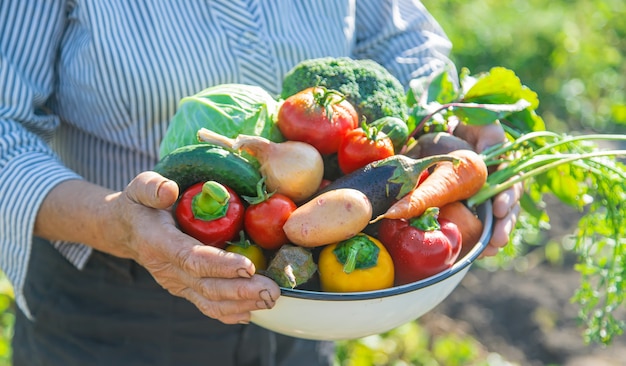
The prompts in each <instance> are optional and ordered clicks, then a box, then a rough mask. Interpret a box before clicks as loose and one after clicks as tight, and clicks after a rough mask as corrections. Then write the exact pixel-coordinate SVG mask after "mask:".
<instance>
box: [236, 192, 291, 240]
mask: <svg viewBox="0 0 626 366" xmlns="http://www.w3.org/2000/svg"><path fill="white" fill-rule="evenodd" d="M295 209H296V204H295V203H294V202H293V201H292V200H291V199H290V198H289V197H287V196H285V195H282V194H280V193H274V194H273V195H271V196H270V197H269V198H267V199H266V200H264V201H262V202H259V203H255V204H251V205H250V206H249V207H248V209H247V210H246V212H245V215H244V224H243V225H244V229H245V231H246V233H248V236H250V238H251V239H252V241H253V242H254V243H256V244H257V245H258V246H260V247H261V248H264V249H267V250H275V249H278V248H280V247H281V246H282V245H284V244H287V243H289V239H287V235H285V232H284V231H283V225H284V224H285V221H287V219H288V218H289V216H290V215H291V213H292V212H293V211H294V210H295Z"/></svg>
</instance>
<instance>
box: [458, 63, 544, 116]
mask: <svg viewBox="0 0 626 366" xmlns="http://www.w3.org/2000/svg"><path fill="white" fill-rule="evenodd" d="M520 99H524V100H526V101H527V102H528V103H530V105H529V108H531V109H536V108H537V107H538V106H539V98H538V96H537V93H535V92H533V91H532V90H530V89H529V88H528V87H526V86H524V85H523V84H522V82H521V80H520V79H519V78H518V77H517V75H516V74H515V72H513V71H512V70H509V69H506V68H504V67H494V68H492V69H491V70H490V71H489V72H488V73H483V74H481V75H480V76H479V77H478V78H477V80H476V82H475V83H474V84H473V85H472V86H471V88H470V89H469V90H467V92H465V95H464V96H463V101H464V102H467V103H471V102H474V103H486V104H487V103H488V104H513V103H516V102H517V101H518V100H520Z"/></svg>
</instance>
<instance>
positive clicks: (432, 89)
mask: <svg viewBox="0 0 626 366" xmlns="http://www.w3.org/2000/svg"><path fill="white" fill-rule="evenodd" d="M458 98H459V91H458V89H457V87H456V85H454V83H453V82H452V79H451V78H450V74H449V73H448V72H447V71H444V72H441V73H439V74H436V75H435V77H434V78H433V79H432V81H431V82H430V84H429V85H428V93H427V94H426V96H425V100H420V103H422V104H430V103H431V102H438V103H439V104H446V103H451V102H454V101H455V100H457V99H458ZM422 99H424V98H422Z"/></svg>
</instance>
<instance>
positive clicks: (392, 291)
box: [280, 200, 493, 301]
mask: <svg viewBox="0 0 626 366" xmlns="http://www.w3.org/2000/svg"><path fill="white" fill-rule="evenodd" d="M477 211H478V214H479V216H482V218H483V226H484V229H483V232H482V235H481V236H480V239H479V240H478V242H477V243H476V244H475V245H474V247H473V248H472V249H471V250H470V251H469V252H468V253H467V254H466V255H465V256H464V257H463V258H461V259H459V260H457V261H456V263H454V264H453V265H452V267H450V268H448V269H446V270H444V271H441V272H439V273H437V274H435V275H433V276H430V277H428V278H425V279H422V280H419V281H416V282H411V283H408V284H405V285H400V286H394V287H390V288H386V289H383V290H376V291H362V292H321V291H313V290H301V289H291V288H286V287H281V288H280V291H281V296H286V297H292V298H297V299H306V300H319V301H329V300H330V301H337V300H340V301H356V300H370V299H380V298H383V297H389V296H396V295H400V294H404V293H407V292H411V291H415V290H418V289H422V288H425V287H428V286H432V285H434V284H436V283H438V282H441V281H443V280H445V279H447V278H450V277H452V276H454V275H456V274H457V273H459V272H461V271H463V270H464V269H465V268H467V267H468V266H470V265H471V264H472V263H473V262H474V261H475V260H476V259H477V258H478V256H479V255H480V254H481V253H482V252H483V250H485V248H486V247H487V245H488V244H489V240H490V239H491V233H492V230H493V210H492V206H491V201H489V200H488V201H486V202H484V203H482V204H480V205H479V206H478V207H477ZM481 211H482V212H481Z"/></svg>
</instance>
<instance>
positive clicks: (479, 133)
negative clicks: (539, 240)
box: [454, 123, 523, 256]
mask: <svg viewBox="0 0 626 366" xmlns="http://www.w3.org/2000/svg"><path fill="white" fill-rule="evenodd" d="M454 134H455V135H457V136H459V137H461V138H463V139H464V140H466V141H467V142H469V143H470V144H471V145H473V146H474V148H475V150H476V151H477V152H481V151H484V150H485V149H486V148H488V147H490V146H493V145H495V144H498V143H501V142H504V141H506V137H505V135H504V130H503V129H502V126H500V124H499V123H494V124H490V125H486V126H469V125H464V124H460V125H459V126H458V127H457V128H456V129H455V131H454ZM498 168H500V167H498ZM522 192H523V185H522V184H521V183H518V184H515V185H514V186H513V187H511V188H509V189H508V190H506V191H504V192H502V193H500V194H498V195H496V196H495V197H494V198H493V200H492V203H493V216H494V218H495V222H494V227H493V233H492V235H491V240H490V241H489V245H488V246H487V248H485V250H484V251H483V253H482V255H483V256H493V255H496V254H497V253H498V250H499V249H500V248H502V247H504V246H505V245H506V244H507V243H508V242H509V236H510V234H511V232H512V231H513V229H514V228H515V223H516V222H517V217H518V215H519V213H520V204H519V200H520V198H521V196H522Z"/></svg>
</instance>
